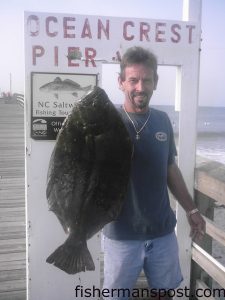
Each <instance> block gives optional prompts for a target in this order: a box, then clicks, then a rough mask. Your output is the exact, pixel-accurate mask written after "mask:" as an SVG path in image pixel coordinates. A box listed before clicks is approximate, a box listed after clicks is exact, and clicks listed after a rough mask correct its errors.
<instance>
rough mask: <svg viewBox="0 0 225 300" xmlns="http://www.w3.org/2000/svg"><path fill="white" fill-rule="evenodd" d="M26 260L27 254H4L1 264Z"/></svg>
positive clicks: (1, 256) (0, 260)
mask: <svg viewBox="0 0 225 300" xmlns="http://www.w3.org/2000/svg"><path fill="white" fill-rule="evenodd" d="M23 259H24V260H25V259H26V254H25V252H17V253H3V254H1V255H0V262H4V261H5V262H7V261H14V260H23Z"/></svg>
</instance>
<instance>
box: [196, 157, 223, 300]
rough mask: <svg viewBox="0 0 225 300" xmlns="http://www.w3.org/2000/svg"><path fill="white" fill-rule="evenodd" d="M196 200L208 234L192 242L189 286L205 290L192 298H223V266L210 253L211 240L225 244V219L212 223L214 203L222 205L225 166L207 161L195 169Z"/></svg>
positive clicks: (221, 244)
mask: <svg viewBox="0 0 225 300" xmlns="http://www.w3.org/2000/svg"><path fill="white" fill-rule="evenodd" d="M195 201H196V203H197V205H198V208H199V210H200V211H201V212H202V214H203V215H204V217H205V220H206V233H207V235H206V237H205V238H204V240H203V241H202V242H201V243H200V244H196V243H193V245H192V260H193V262H192V274H191V289H192V291H196V290H197V289H202V291H203V290H204V293H199V297H197V296H196V298H195V299H211V300H213V299H225V266H224V265H223V264H222V263H221V262H219V261H218V260H217V259H215V258H214V257H213V255H212V241H213V240H215V241H217V242H218V243H219V245H220V246H221V247H225V227H224V228H222V226H225V220H222V221H223V224H220V225H218V224H216V222H214V208H215V206H221V207H224V206H225V165H223V164H220V163H217V162H214V161H213V162H212V161H210V162H206V163H204V164H202V165H201V166H199V167H198V168H196V170H195ZM215 282H216V283H215ZM215 287H216V288H215ZM192 294H195V295H196V293H192Z"/></svg>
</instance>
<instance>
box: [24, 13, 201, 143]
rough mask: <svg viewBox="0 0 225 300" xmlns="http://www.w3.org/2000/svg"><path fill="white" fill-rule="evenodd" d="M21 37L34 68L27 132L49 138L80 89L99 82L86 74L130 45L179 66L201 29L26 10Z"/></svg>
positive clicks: (162, 22)
mask: <svg viewBox="0 0 225 300" xmlns="http://www.w3.org/2000/svg"><path fill="white" fill-rule="evenodd" d="M25 36H26V56H27V60H26V61H27V63H28V65H29V68H30V71H32V73H31V74H30V76H31V101H32V106H31V109H32V111H31V130H30V135H31V137H32V138H33V139H44V140H48V139H49V140H51V139H55V138H56V134H55V132H57V131H58V130H59V128H60V124H62V121H63V119H64V118H65V117H66V115H67V114H68V112H69V111H70V110H71V109H72V104H73V102H75V101H77V100H78V99H79V97H81V96H82V94H84V92H85V90H84V89H83V88H85V87H87V86H94V85H96V84H97V82H96V80H97V77H96V78H94V77H91V76H90V74H94V75H95V76H97V74H100V73H101V65H102V64H103V63H118V62H119V60H120V58H121V55H122V54H123V52H124V51H125V50H126V49H127V48H128V47H130V46H133V45H141V46H143V47H147V48H150V49H152V50H153V51H154V52H155V53H156V54H157V56H158V58H159V63H161V64H164V63H166V64H171V65H182V62H183V60H184V59H187V54H188V53H191V52H192V51H193V50H194V49H195V48H196V44H197V43H198V37H199V28H198V27H197V26H196V24H194V23H187V22H177V21H166V20H147V19H135V18H115V17H105V16H82V15H64V14H52V13H51V14H50V13H33V12H32V13H27V12H26V13H25ZM188 56H189V55H188ZM37 71H39V72H42V75H41V74H37V73H36V74H35V72H37ZM44 72H46V73H47V74H44ZM48 72H49V73H48ZM52 72H53V73H55V75H51V73H52ZM62 72H65V73H67V74H68V75H67V76H66V75H65V74H63V73H62ZM57 73H58V74H57ZM76 73H80V75H69V74H76ZM82 74H83V75H82ZM72 78H73V79H72ZM99 81H100V83H101V74H100V76H99ZM41 82H42V85H40V84H39V83H41ZM81 82H84V84H83V85H82V83H81ZM38 88H39V90H38ZM82 92H83V93H82ZM57 124H58V125H57Z"/></svg>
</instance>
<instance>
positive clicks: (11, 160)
mask: <svg viewBox="0 0 225 300" xmlns="http://www.w3.org/2000/svg"><path fill="white" fill-rule="evenodd" d="M24 149H25V148H24V112H23V108H22V107H21V106H20V105H19V104H18V103H17V104H16V103H10V104H6V103H4V102H1V103H0V300H25V299H26V263H25V255H26V252H25V251H26V246H25V182H24V177H25V176H24V173H25V170H24V169H25V164H24V157H25V155H24Z"/></svg>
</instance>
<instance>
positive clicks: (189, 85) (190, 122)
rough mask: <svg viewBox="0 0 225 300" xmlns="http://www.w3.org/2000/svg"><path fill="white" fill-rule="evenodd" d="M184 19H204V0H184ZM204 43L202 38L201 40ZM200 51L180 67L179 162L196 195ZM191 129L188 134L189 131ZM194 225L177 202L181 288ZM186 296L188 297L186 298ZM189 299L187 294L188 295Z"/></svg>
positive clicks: (187, 273) (185, 283) (187, 274)
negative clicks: (202, 9) (202, 13)
mask: <svg viewBox="0 0 225 300" xmlns="http://www.w3.org/2000/svg"><path fill="white" fill-rule="evenodd" d="M183 8H184V9H183V20H184V21H195V22H196V23H197V24H199V23H200V22H201V18H200V16H201V0H197V1H196V0H189V1H188V0H184V1H183ZM199 43H200V41H199ZM199 54H200V45H199V52H198V53H193V57H192V61H191V63H190V65H185V66H181V67H180V68H179V70H180V71H179V73H180V78H181V80H179V81H180V82H181V87H180V89H179V90H180V95H176V96H178V98H177V101H179V104H178V106H179V107H180V114H179V159H178V164H179V167H180V169H181V172H182V174H183V176H184V179H185V182H186V184H187V187H188V190H189V192H190V194H191V195H192V196H194V168H195V157H196V135H197V133H196V131H197V116H196V115H197V106H198V86H199ZM187 130H188V134H187ZM189 233H190V227H189V224H188V221H187V218H186V213H185V211H184V210H183V208H182V207H181V206H180V205H178V206H177V238H178V244H179V249H180V263H181V269H182V273H183V277H184V281H183V282H182V284H181V286H180V287H181V288H183V289H184V288H189V286H190V266H191V239H190V238H189ZM184 299H185V298H184ZM186 299H187V298H186Z"/></svg>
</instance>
